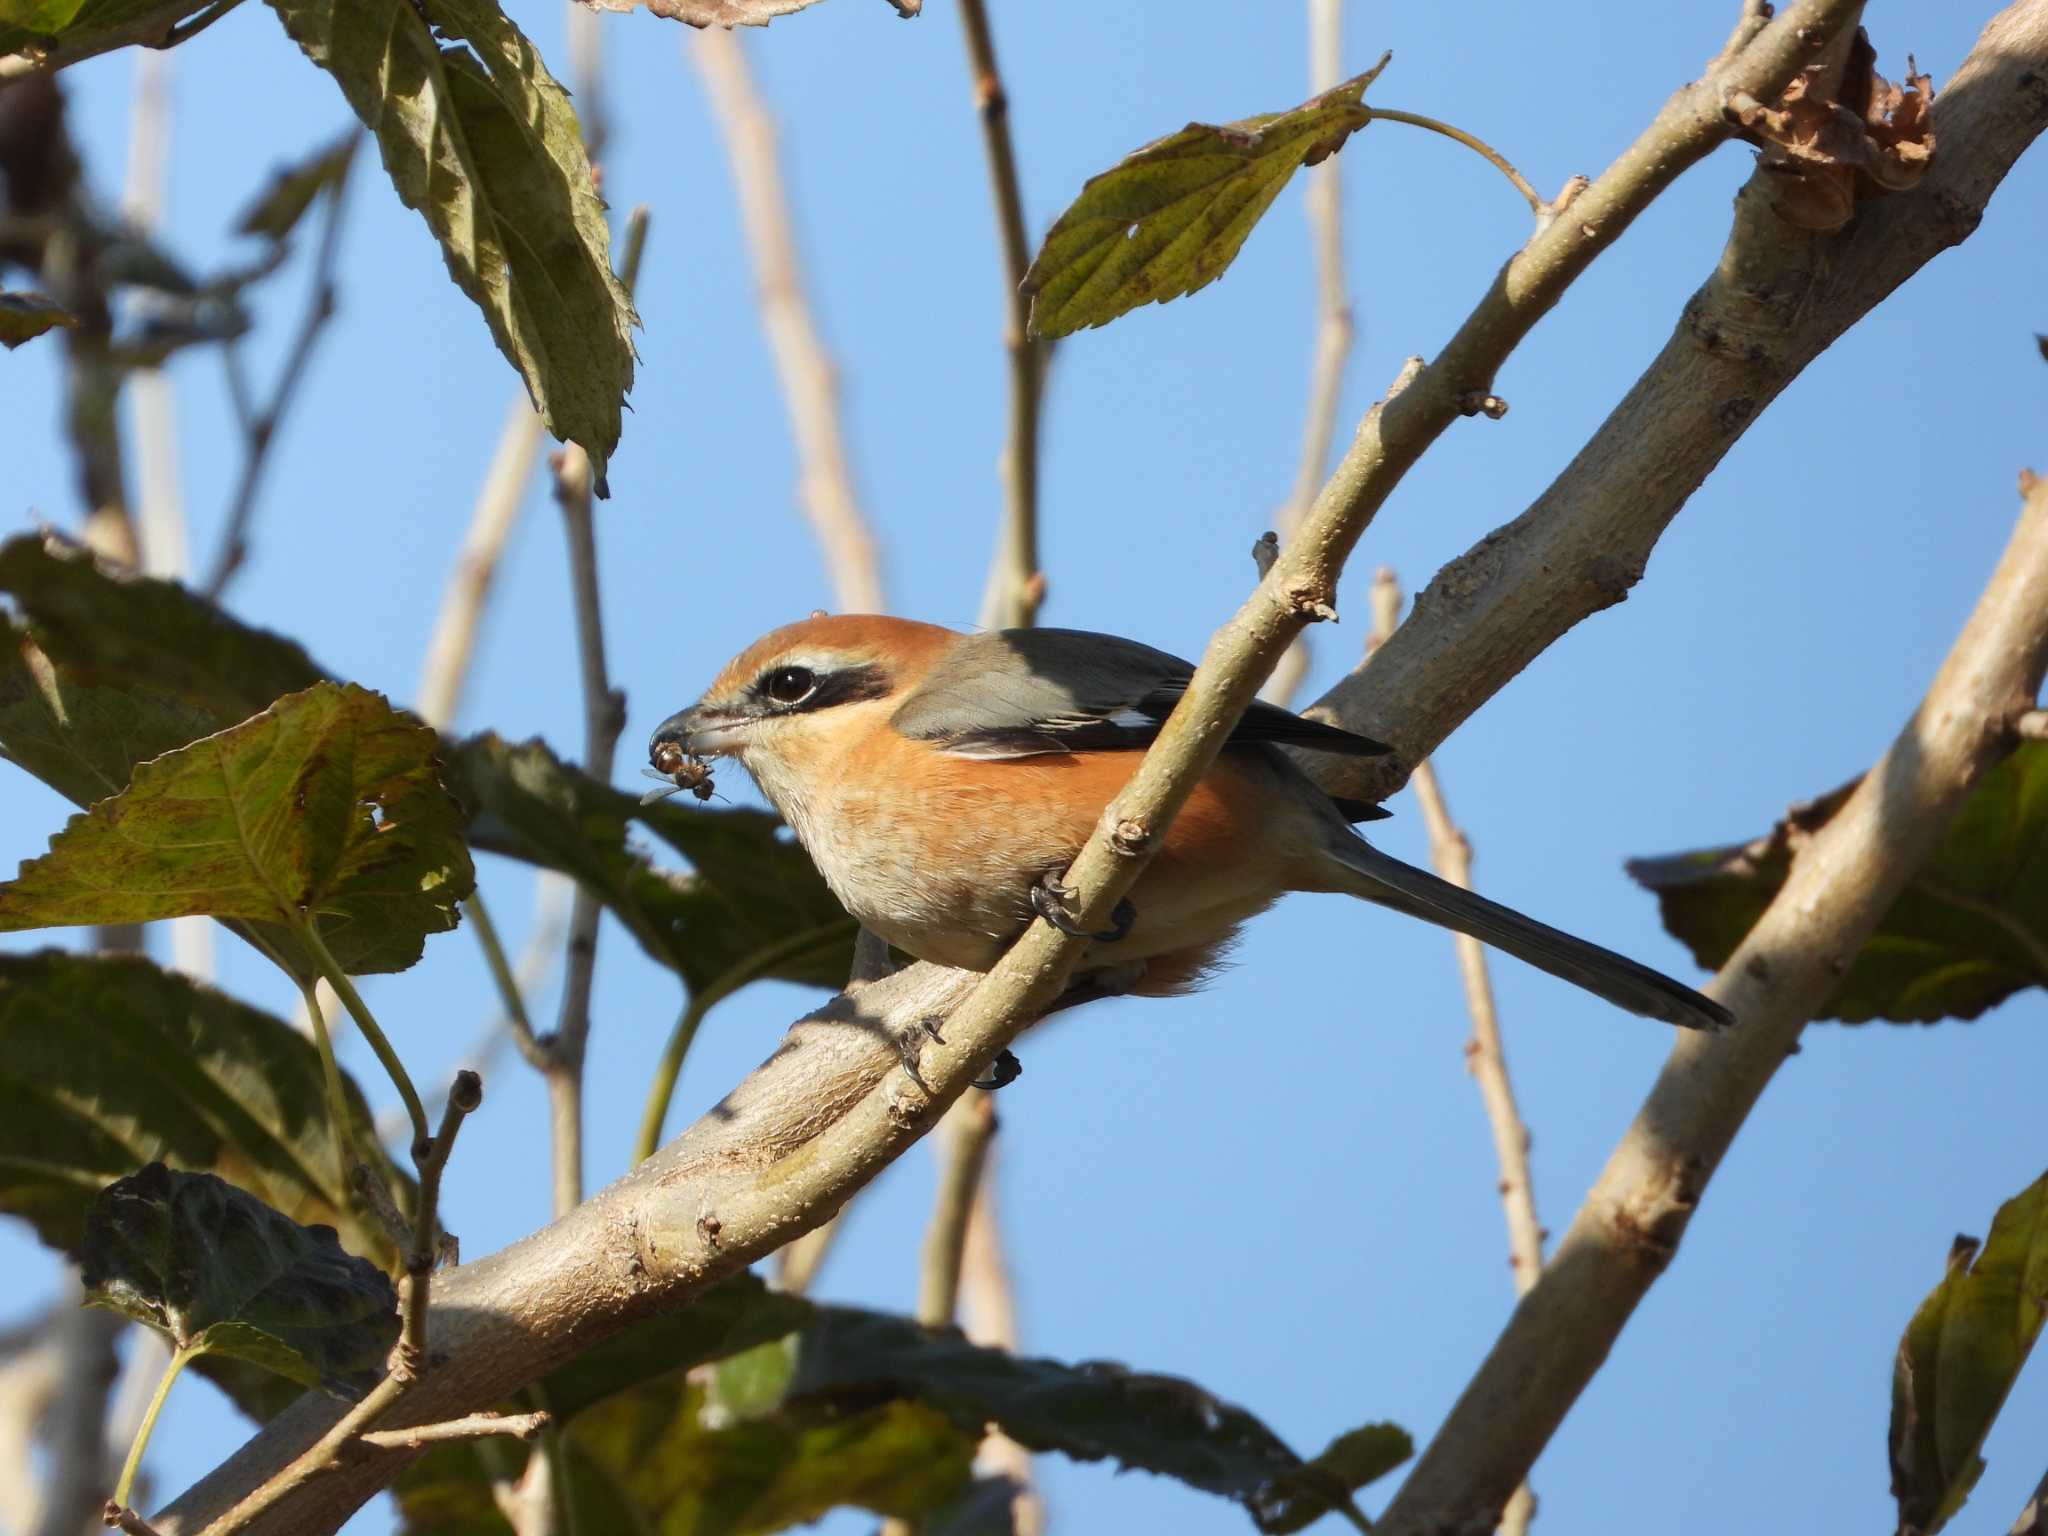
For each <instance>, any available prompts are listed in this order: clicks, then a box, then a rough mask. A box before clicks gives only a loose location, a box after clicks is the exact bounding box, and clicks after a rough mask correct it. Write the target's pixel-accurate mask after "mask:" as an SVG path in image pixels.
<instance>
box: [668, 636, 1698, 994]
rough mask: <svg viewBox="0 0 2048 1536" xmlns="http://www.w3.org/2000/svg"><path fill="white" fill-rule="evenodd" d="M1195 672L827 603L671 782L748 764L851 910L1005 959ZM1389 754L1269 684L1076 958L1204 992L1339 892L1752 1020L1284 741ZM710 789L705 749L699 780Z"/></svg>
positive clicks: (695, 745) (690, 737)
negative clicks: (1261, 941)
mask: <svg viewBox="0 0 2048 1536" xmlns="http://www.w3.org/2000/svg"><path fill="white" fill-rule="evenodd" d="M1194 670H1195V669H1194V668H1193V666H1191V665H1190V664H1189V663H1187V662H1186V661H1183V660H1181V659H1180V658H1179V657H1177V656H1173V655H1169V654H1168V653H1166V652H1164V651H1160V650H1155V649H1153V648H1152V647H1151V646H1149V645H1144V644H1141V643H1139V642H1138V641H1135V640H1127V639H1122V638H1120V637H1118V636H1115V635H1106V634H1096V633H1092V632H1089V631H1085V630H1073V629H1050V628H1046V629H1003V630H988V631H980V632H965V633H963V632H961V631H957V630H952V629H947V628H944V627H943V626H940V625H936V624H926V623H921V622H918V621H915V620H910V619H902V618H894V617H888V616H882V615H873V614H842V615H825V614H814V615H812V616H811V617H810V618H808V619H806V620H803V621H801V622H799V623H795V624H790V625H786V626H784V627H782V628H780V629H776V630H774V631H772V632H770V633H769V634H767V635H764V636H763V637H762V638H761V639H759V640H757V641H755V642H754V643H753V644H752V645H750V646H748V647H747V648H746V649H745V650H744V651H742V652H741V653H740V654H739V655H738V656H736V657H735V658H733V660H732V661H731V662H729V663H728V664H727V665H726V667H725V668H724V670H723V671H721V672H720V673H719V674H718V676H717V678H716V679H715V680H714V681H713V682H712V684H711V686H710V687H709V688H708V689H707V690H706V691H705V693H704V695H703V697H702V698H700V699H699V700H698V701H697V702H696V703H695V704H692V705H691V706H689V707H688V708H687V709H684V710H681V711H679V712H678V713H676V714H674V715H671V716H670V717H669V718H668V719H666V720H664V721H663V722H662V723H661V724H660V726H658V727H657V728H656V730H655V732H654V735H653V738H652V739H651V741H650V742H649V744H648V754H649V758H650V760H651V761H652V762H653V764H654V766H655V769H656V770H660V772H659V773H657V775H656V776H662V775H663V774H674V773H676V772H677V771H678V770H681V769H683V768H684V767H685V762H686V760H687V761H688V763H689V764H691V765H692V766H695V765H696V764H697V762H698V760H701V759H709V758H730V759H733V760H736V761H737V762H738V763H739V765H740V766H741V767H742V768H744V769H745V770H746V772H747V773H748V774H749V775H750V776H751V777H752V778H753V780H754V782H755V783H756V784H757V785H758V786H759V787H760V790H761V792H762V794H764V795H765V796H766V797H767V799H768V800H769V802H770V803H771V804H772V805H773V806H774V807H775V809H776V810H777V811H778V812H779V813H780V814H781V816H782V818H783V820H784V821H785V822H786V823H787V824H788V826H789V827H790V829H791V830H792V831H793V832H794V833H795V835H796V837H797V839H798V841H799V842H801V843H802V845H803V847H804V849H805V850H806V852H808V853H809V855H810V857H811V860H812V862H813V863H814V864H816V866H817V868H818V872H819V874H820V875H822V876H823V877H824V880H825V883H826V884H827V885H828V886H829V887H830V888H831V890H832V892H833V894H834V895H835V896H836V897H837V898H838V899H839V901H840V903H841V904H842V905H843V906H844V907H845V908H846V910H847V911H848V912H849V913H850V914H851V915H852V916H853V917H854V918H856V919H858V920H859V921H860V922H861V923H862V924H863V925H864V926H865V927H867V928H869V929H870V930H872V931H873V932H875V933H877V934H879V935H880V936H881V937H882V938H884V939H886V940H887V941H888V942H889V943H890V944H891V945H893V946H895V947H896V948H897V949H899V950H901V951H903V952H904V953H906V954H909V955H912V956H914V957H916V958H917V959H920V960H929V961H933V962H935V963H937V964H940V965H947V966H956V967H961V968H964V969H967V970H973V971H986V970H989V969H990V968H992V967H993V966H994V965H995V963H996V962H997V960H999V959H1000V958H1001V957H1002V955H1003V953H1004V952H1005V951H1006V950H1007V949H1008V948H1009V947H1010V945H1011V944H1012V943H1014V942H1015V941H1016V939H1017V937H1018V936H1019V935H1020V934H1021V933H1023V932H1024V930H1025V929H1026V928H1027V927H1028V926H1029V925H1030V924H1031V923H1032V922H1034V921H1036V920H1039V919H1043V920H1045V921H1048V922H1051V923H1052V924H1053V925H1054V926H1056V927H1059V928H1061V929H1063V930H1064V931H1067V932H1078V931H1079V930H1078V928H1077V926H1076V925H1075V923H1074V921H1073V919H1072V916H1071V906H1070V898H1071V896H1072V894H1073V893H1072V892H1071V891H1069V890H1067V889H1065V888H1064V887H1063V886H1062V885H1061V883H1060V882H1061V876H1062V874H1063V873H1064V872H1065V871H1066V870H1067V868H1068V867H1069V866H1070V865H1071V864H1072V862H1073V860H1074V858H1075V856H1076V855H1077V854H1079V852H1080V851H1081V847H1082V845H1083V844H1084V843H1086V842H1087V840H1088V838H1089V835H1090V833H1091V832H1093V830H1094V828H1095V825H1096V822H1097V820H1098V819H1099V817H1100V815H1101V813H1102V811H1103V809H1104V807H1105V806H1107V805H1108V804H1109V803H1110V801H1111V800H1112V799H1114V798H1115V796H1116V795H1117V793H1118V792H1119V791H1120V790H1121V789H1122V788H1123V787H1124V785H1125V784H1126V782H1128V781H1129V779H1130V778H1131V776H1132V774H1133V773H1135V772H1136V771H1137V767H1138V763H1139V760H1140V759H1141V757H1142V756H1143V753H1144V749H1145V748H1146V747H1147V746H1148V745H1150V744H1151V742H1152V741H1154V740H1155V739H1156V738H1157V737H1158V735H1159V731H1160V728H1161V727H1162V726H1163V725H1164V723H1165V721H1166V718H1167V716H1168V715H1169V714H1171V713H1172V711H1173V708H1174V706H1175V704H1177V703H1178V702H1179V700H1180V698H1181V696H1182V694H1184V693H1185V692H1186V690H1187V686H1188V682H1189V680H1190V679H1191V678H1192V677H1193V676H1194ZM1288 746H1293V747H1306V748H1313V749H1315V750H1317V751H1322V752H1337V753H1345V754H1351V755H1358V756H1370V755H1375V754H1380V753H1384V752H1387V751H1390V750H1391V749H1390V748H1388V747H1387V746H1385V745H1384V744H1382V743H1380V742H1377V741H1373V740H1372V739H1370V738H1369V737H1365V736H1361V735H1358V734H1355V733H1354V732H1351V731H1346V730H1343V729H1340V728H1339V727H1337V726H1333V725H1328V724H1324V723H1323V722H1321V721H1316V720H1310V719H1307V718H1305V717H1303V716H1301V715H1297V714H1295V713H1293V712H1292V711H1290V710H1287V709H1283V708H1281V707H1280V706H1278V705H1275V704H1269V703H1265V702H1256V703H1253V704H1252V705H1251V706H1250V707H1249V708H1247V709H1246V711H1245V713H1244V715H1243V717H1242V718H1241V719H1240V720H1239V721H1238V722H1237V724H1236V725H1235V727H1233V729H1232V730H1231V733H1230V735H1229V737H1228V739H1227V740H1226V742H1225V745H1224V747H1223V749H1222V751H1221V752H1220V754H1219V755H1218V757H1217V759H1216V762H1215V764H1214V765H1213V766H1212V767H1211V768H1210V770H1209V771H1208V773H1207V774H1206V775H1205V776H1204V777H1203V778H1202V779H1201V781H1200V782H1199V783H1198V784H1197V785H1196V787H1195V790H1194V792H1193V793H1192V794H1191V795H1190V796H1189V798H1188V800H1187V802H1186V804H1185V805H1183V806H1182V808H1181V810H1180V813H1179V814H1178V815H1177V816H1176V817H1175V818H1174V819H1173V822H1172V824H1171V826H1170V828H1169V829H1168V832H1167V834H1166V836H1165V838H1164V839H1163V841H1162V843H1161V845H1160V847H1159V849H1158V850H1157V852H1156V854H1155V855H1154V857H1153V858H1152V860H1151V862H1150V863H1149V864H1147V865H1146V866H1145V869H1144V871H1143V872H1142V873H1141V874H1140V875H1139V877H1138V880H1137V883H1136V884H1135V885H1134V886H1133V888H1132V889H1131V892H1130V894H1129V896H1128V898H1127V899H1126V901H1125V902H1124V903H1122V904H1120V906H1119V908H1118V910H1117V912H1116V915H1115V917H1114V919H1113V921H1112V924H1111V926H1110V927H1109V928H1106V929H1102V930H1099V931H1094V932H1089V933H1086V934H1084V935H1083V936H1084V937H1086V938H1087V940H1088V947H1087V949H1086V951H1085V952H1084V954H1083V957H1082V959H1081V962H1080V965H1079V967H1078V969H1077V975H1079V976H1080V977H1081V978H1083V980H1084V981H1086V980H1092V981H1093V982H1094V984H1095V985H1096V986H1098V987H1099V989H1100V990H1102V991H1113V992H1124V993H1134V994H1137V995H1140V996H1155V995H1171V994H1175V993H1180V992H1186V991H1191V990H1194V989H1195V988H1197V987H1199V986H1200V985H1201V984H1202V983H1203V982H1204V981H1206V980H1207V979H1208V978H1209V977H1210V976H1211V974H1213V973H1214V971H1215V970H1216V969H1218V967H1219V965H1220V963H1221V962H1222V959H1223V956H1224V954H1225V952H1226V951H1227V949H1228V948H1229V946H1230V944H1231V941H1232V940H1233V938H1234V937H1235V935H1236V933H1237V930H1238V928H1239V926H1240V925H1241V924H1243V923H1244V922H1245V921H1246V920H1247V919H1248V918H1250V917H1252V916H1254V915H1256V914H1257V913H1259V912H1261V911H1263V910H1265V909H1266V908H1267V907H1270V906H1271V905H1273V903H1274V902H1276V901H1277V900H1278V899H1279V898H1280V897H1281V896H1283V895H1285V894H1286V893H1288V892H1290V891H1322V892H1337V893H1342V894H1345V895H1350V896H1356V897H1359V898H1362V899H1363V900H1365V901H1369V902H1373V903H1376V904H1378V905H1380V906H1383V907H1389V908H1392V909H1393V910H1394V911H1396V912H1400V913H1404V914H1406V915H1407V916H1410V917H1415V918H1420V919H1422V920H1423V921H1424V922H1428V923H1433V924H1436V925H1437V926H1438V927H1442V928H1448V929H1452V930H1454V931H1455V932H1458V933H1464V934H1469V935H1471V936H1472V937H1473V938H1475V939H1478V940H1480V941H1482V942H1483V943H1486V944H1488V945H1491V946H1492V947H1493V948H1495V949H1498V950H1502V951H1504V952H1506V953H1507V954H1510V955H1513V956H1515V957H1516V958H1517V959H1520V960H1523V961H1526V962H1527V963H1528V964H1530V965H1533V966H1535V967H1536V968H1537V969H1539V970H1542V971H1547V972H1549V973H1550V974H1551V975H1553V976H1556V977H1559V978H1561V979H1563V980H1565V981H1568V982H1570V983H1572V984H1573V985H1575V986H1578V987H1582V988H1584V989H1585V990H1586V991H1588V992H1591V993H1593V994H1594V995H1595V996H1597V997H1600V998H1603V999H1605V1000H1606V1001H1608V1002H1610V1003H1613V1004H1614V1005H1616V1006H1617V1007H1620V1008H1623V1009H1626V1010H1628V1011H1629V1012H1631V1013H1636V1014H1640V1015H1643V1016H1645V1017H1648V1018H1653V1019H1661V1020H1663V1021H1665V1022H1667V1023H1670V1024H1675V1025H1680V1026H1683V1027H1686V1028H1691V1029H1706V1030H1712V1029H1719V1028H1721V1027H1723V1026H1726V1025H1728V1024H1730V1023H1732V1022H1733V1021H1734V1020H1733V1015H1732V1014H1730V1013H1729V1011H1728V1010H1727V1009H1725V1008H1723V1007H1722V1006H1721V1005H1720V1004H1719V1003H1716V1002H1714V1001H1712V1000H1710V999H1708V998H1706V997H1703V996H1701V995H1700V994H1699V993H1698V992H1696V991H1694V990H1693V989H1692V988H1691V987H1688V986H1686V985H1684V984H1683V983H1681V982H1678V981H1674V980H1673V979H1671V978H1670V977H1668V976H1665V975H1663V974H1661V973H1659V972H1657V971H1654V970H1652V969H1650V968H1649V967H1648V966H1645V965H1640V964H1638V963H1637V962H1635V961H1633V960H1630V959H1628V958H1627V957H1625V956H1623V955H1618V954H1616V953H1614V952H1613V951H1612V950H1608V949H1603V948H1601V947H1600V946H1599V945H1597V944H1592V943H1589V942H1587V941H1586V940H1584V939H1579V938H1575V937H1573V936H1572V935H1570V934H1568V933H1564V932H1562V931H1560V930H1558V929H1556V928H1552V927H1550V926H1548V925H1547V924H1544V923H1540V922H1538V921H1536V920H1535V919H1534V918H1531V917H1526V916H1524V915H1523V914H1522V913H1520V912H1517V911H1515V910H1513V909H1512V908H1510V907H1505V906H1502V905H1501V904H1500V903H1498V902H1495V901H1490V900H1488V899H1487V898H1485V897H1483V896H1479V895H1477V894H1475V893H1473V892H1471V891H1468V890H1466V889H1465V888H1464V887H1462V886H1458V885H1453V884H1451V883H1450V882H1449V881H1446V880H1441V879H1439V878H1438V877H1437V876H1435V875H1433V874H1431V873H1429V872H1428V871H1427V870H1423V869H1418V868H1416V867H1415V866H1413V865H1411V864H1407V863H1404V862H1403V861H1401V860H1399V859H1396V858H1394V857H1393V856H1391V855H1389V854H1387V853H1383V852H1382V851H1380V850H1379V849H1377V848H1375V847H1373V846H1372V844H1370V843H1368V842H1367V841H1366V840H1365V839H1364V838H1363V837H1362V836H1360V835H1359V833H1358V832H1357V831H1356V830H1354V827H1353V823H1354V822H1358V821H1365V820H1375V819H1378V818H1380V817H1382V816H1384V815H1386V814H1387V813H1386V812H1385V811H1384V810H1383V809H1381V808H1379V807H1376V806H1372V805H1367V804H1364V803H1362V802H1357V801H1350V800H1345V799H1341V798H1336V797H1333V796H1331V795H1330V794H1328V793H1326V792H1325V791H1324V790H1322V789H1321V788H1320V787H1318V786H1317V785H1316V783H1315V782H1314V781H1313V780H1312V779H1310V778H1309V777H1308V775H1307V774H1306V773H1305V772H1304V771H1303V770H1302V769H1301V768H1300V767H1298V766H1297V765H1296V764H1295V762H1294V761H1293V759H1292V758H1290V757H1289V756H1288V754H1287V753H1286V752H1284V751H1283V750H1281V749H1282V748H1283V747H1288ZM686 776H687V777H688V778H689V781H690V786H691V787H696V786H698V785H699V784H700V783H701V781H702V778H703V774H702V771H701V768H698V769H697V771H695V772H691V773H687V774H686Z"/></svg>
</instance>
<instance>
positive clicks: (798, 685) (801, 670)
mask: <svg viewBox="0 0 2048 1536" xmlns="http://www.w3.org/2000/svg"><path fill="white" fill-rule="evenodd" d="M761 687H762V691H763V692H765V693H766V694H767V695H768V697H769V698H771V699H773V700H774V701H775V702H776V703H778V704H801V703H803V701H804V700H805V699H808V698H809V697H810V696H811V695H812V694H813V693H815V692H816V691H817V688H818V677H817V674H816V673H815V672H813V671H812V670H811V669H810V668H809V667H777V668H776V669H775V670H774V671H773V672H770V673H769V674H768V677H767V679H766V681H764V682H763V683H762V685H761Z"/></svg>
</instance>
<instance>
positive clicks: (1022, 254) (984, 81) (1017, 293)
mask: <svg viewBox="0 0 2048 1536" xmlns="http://www.w3.org/2000/svg"><path fill="white" fill-rule="evenodd" d="M960 34H961V36H962V37H963V38H964V39H965V41H966V43H967V67H968V68H969V69H970V70H971V71H972V72H973V74H974V106H975V111H976V113H977V114H978V115H979V116H980V118H981V139H982V147H983V150H984V151H985V152H986V154H987V156H988V179H989V189H990V191H991V192H992V193H993V194H994V196H995V205H996V235H997V238H998V239H999V240H1000V241H1001V242H1002V256H1003V351H1004V353H1005V354H1006V355H1007V356H1008V358H1009V362H1010V425H1009V432H1008V436H1007V438H1006V440H1005V442H1004V444H1003V458H1002V472H1003V523H1002V531H1001V532H1000V534H998V536H997V539H996V554H995V559H994V560H993V561H992V562H991V563H990V565H989V572H988V587H987V590H986V591H985V592H984V593H983V595H982V599H981V623H982V627H983V628H985V629H1023V628H1027V627H1029V626H1030V625H1032V624H1034V623H1036V622H1037V621H1038V607H1039V604H1040V603H1042V602H1043V601H1044V600H1045V572H1044V571H1043V570H1041V569H1040V568H1039V563H1038V425H1039V412H1040V407H1041V405H1042V403H1043V401H1044V397H1045V371H1046V365H1047V364H1048V363H1049V362H1050V361H1051V360H1052V344H1051V343H1050V342H1045V341H1039V340H1036V339H1035V338H1033V337H1032V335H1031V333H1030V331H1029V330H1028V329H1027V327H1026V324H1025V322H1026V321H1027V320H1028V319H1029V318H1030V315H1031V301H1030V299H1029V298H1028V297H1026V295H1025V293H1024V273H1025V272H1026V270H1028V269H1029V267H1030V265H1031V240H1030V236H1029V234H1028V233H1027V232H1026V230H1025V225H1024V194H1023V191H1022V190H1021V189H1020V188H1019V186H1018V184H1017V152H1016V149H1015V147H1014V146H1013V145H1012V143H1011V141H1010V95H1009V92H1008V91H1006V90H1005V89H1004V88H1003V77H1002V74H1001V72H1000V71H999V70H998V69H997V68H996V45H995V36H994V34H993V33H992V32H991V31H990V29H989V24H988V7H987V6H986V4H985V3H984V0H960Z"/></svg>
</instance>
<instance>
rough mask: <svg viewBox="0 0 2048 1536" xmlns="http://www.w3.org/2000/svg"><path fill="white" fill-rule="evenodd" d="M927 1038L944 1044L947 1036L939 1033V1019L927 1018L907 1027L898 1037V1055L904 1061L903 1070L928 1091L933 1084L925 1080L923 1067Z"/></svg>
mask: <svg viewBox="0 0 2048 1536" xmlns="http://www.w3.org/2000/svg"><path fill="white" fill-rule="evenodd" d="M927 1040H932V1041H936V1042H937V1043H938V1044H940V1045H944V1044H945V1043H946V1042H945V1038H944V1037H943V1036H941V1035H940V1034H939V1021H938V1020H937V1019H931V1018H925V1019H919V1020H918V1021H917V1028H915V1029H906V1030H905V1031H903V1033H902V1034H900V1035H898V1036H897V1037H896V1055H897V1057H898V1058H899V1059H900V1060H901V1061H902V1063H903V1071H904V1073H905V1075H906V1076H908V1077H909V1079H910V1080H911V1081H912V1082H913V1083H915V1084H917V1086H918V1087H919V1088H921V1089H923V1090H924V1091H925V1092H926V1093H930V1092H931V1091H932V1090H931V1085H930V1084H929V1083H927V1082H926V1081H925V1080H924V1074H923V1072H922V1070H921V1068H922V1067H923V1065H924V1043H925V1041H927Z"/></svg>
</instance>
